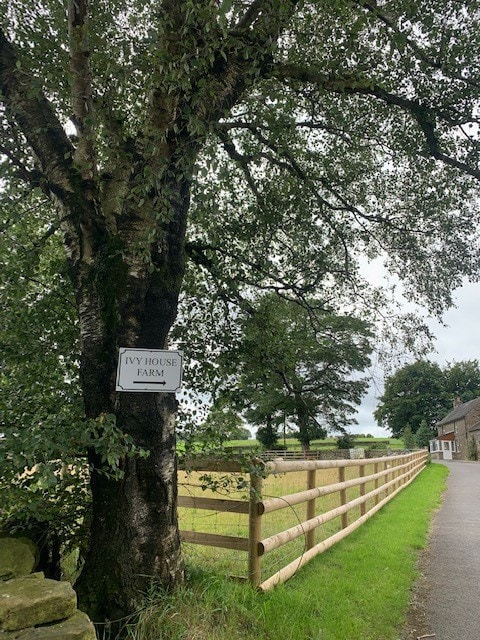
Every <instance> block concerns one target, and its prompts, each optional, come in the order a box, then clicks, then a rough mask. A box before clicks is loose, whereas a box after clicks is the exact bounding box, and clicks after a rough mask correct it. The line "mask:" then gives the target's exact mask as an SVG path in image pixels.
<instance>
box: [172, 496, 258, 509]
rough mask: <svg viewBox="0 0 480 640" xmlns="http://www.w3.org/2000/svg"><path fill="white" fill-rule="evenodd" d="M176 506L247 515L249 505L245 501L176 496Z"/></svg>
mask: <svg viewBox="0 0 480 640" xmlns="http://www.w3.org/2000/svg"><path fill="white" fill-rule="evenodd" d="M178 506H179V507H186V508H187V509H209V510H210V511H221V512H225V511H227V512H229V513H248V510H249V504H248V502H246V501H245V500H226V499H224V498H205V497H202V496H178Z"/></svg>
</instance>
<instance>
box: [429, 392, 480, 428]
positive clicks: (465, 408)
mask: <svg viewBox="0 0 480 640" xmlns="http://www.w3.org/2000/svg"><path fill="white" fill-rule="evenodd" d="M478 405H480V398H474V399H473V400H469V401H468V402H464V403H463V404H459V405H458V406H457V407H455V408H454V409H453V410H452V411H450V413H448V414H447V415H446V416H445V417H444V418H442V419H441V420H440V421H439V422H437V425H438V426H441V425H443V424H449V423H450V422H456V421H457V420H461V418H464V417H465V416H466V415H467V414H468V413H470V411H471V410H472V409H475V407H477V406H478Z"/></svg>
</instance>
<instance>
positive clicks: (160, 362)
mask: <svg viewBox="0 0 480 640" xmlns="http://www.w3.org/2000/svg"><path fill="white" fill-rule="evenodd" d="M182 369H183V351H161V350H160V349H127V348H125V347H120V351H119V355H118V368H117V385H116V390H117V391H148V392H156V393H159V392H170V393H171V392H175V391H179V389H180V388H181V386H182Z"/></svg>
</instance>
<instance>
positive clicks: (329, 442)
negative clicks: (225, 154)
mask: <svg viewBox="0 0 480 640" xmlns="http://www.w3.org/2000/svg"><path fill="white" fill-rule="evenodd" d="M375 443H376V444H379V443H385V445H386V446H387V447H391V448H392V449H403V442H402V440H400V439H398V438H357V439H356V440H355V445H356V446H359V447H371V446H372V445H373V444H375ZM283 444H284V441H283V439H281V440H280V441H279V445H280V446H283ZM285 445H286V447H287V449H289V450H295V449H301V448H302V446H301V444H300V442H299V441H298V440H297V439H296V438H286V439H285ZM225 446H226V447H229V448H230V447H260V443H259V442H258V440H255V438H250V439H248V440H229V441H228V442H226V443H225ZM310 446H311V448H312V449H315V448H319V449H335V448H336V439H335V438H324V439H322V440H313V441H312V443H311V445H310Z"/></svg>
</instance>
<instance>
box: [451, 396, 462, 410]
mask: <svg viewBox="0 0 480 640" xmlns="http://www.w3.org/2000/svg"><path fill="white" fill-rule="evenodd" d="M461 404H462V399H461V398H459V397H458V396H457V397H456V398H455V400H454V401H453V408H454V409H456V408H457V407H459V406H460V405H461Z"/></svg>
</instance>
